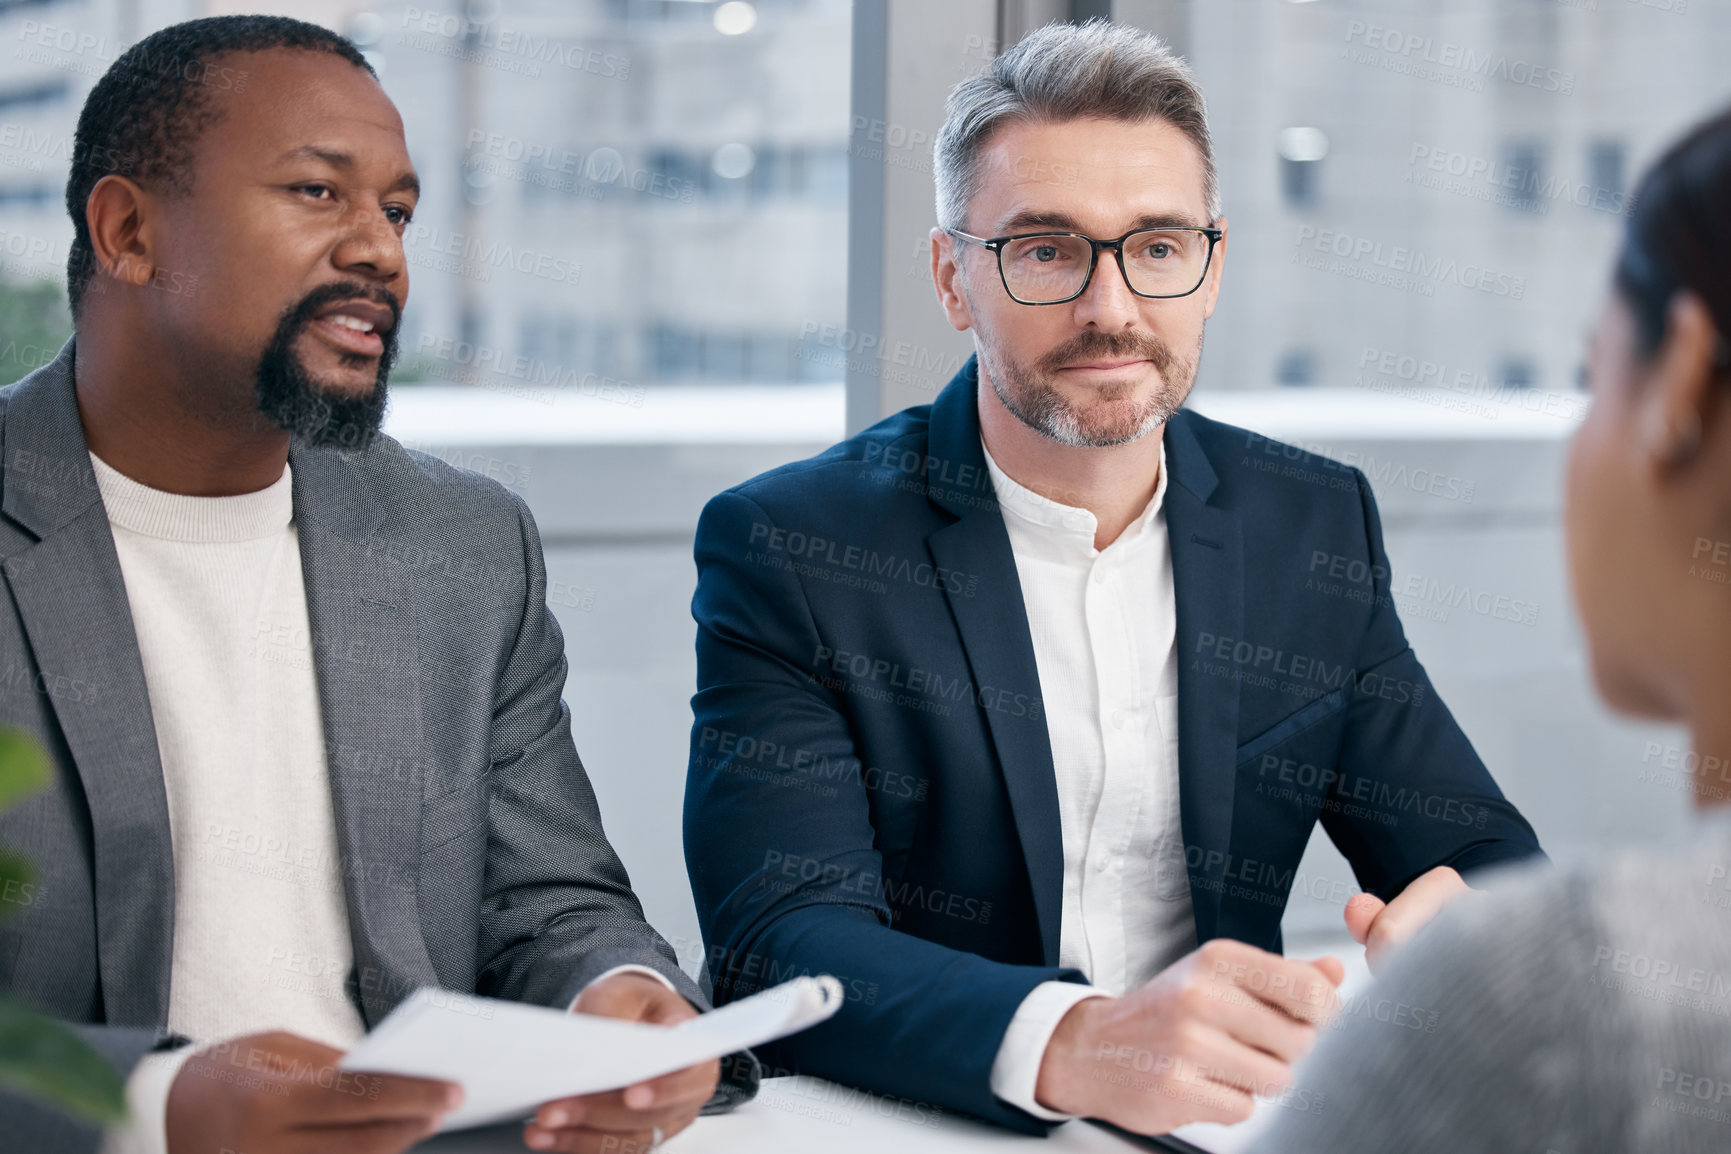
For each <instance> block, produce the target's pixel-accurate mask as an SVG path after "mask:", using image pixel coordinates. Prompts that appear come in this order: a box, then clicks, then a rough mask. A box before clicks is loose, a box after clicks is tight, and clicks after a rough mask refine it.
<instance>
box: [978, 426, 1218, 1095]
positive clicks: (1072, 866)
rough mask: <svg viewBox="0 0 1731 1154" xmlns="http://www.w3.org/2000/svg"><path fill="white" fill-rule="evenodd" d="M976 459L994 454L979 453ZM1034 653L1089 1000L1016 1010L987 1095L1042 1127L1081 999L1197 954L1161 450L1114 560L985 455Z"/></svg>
mask: <svg viewBox="0 0 1731 1154" xmlns="http://www.w3.org/2000/svg"><path fill="white" fill-rule="evenodd" d="M981 449H982V450H984V449H985V445H984V442H983V441H982V443H981ZM985 456H986V467H987V469H988V470H989V471H990V473H991V477H992V484H993V486H994V488H995V489H996V491H997V497H998V504H999V507H1000V509H1002V511H1003V517H1004V527H1005V529H1006V530H1007V531H1008V533H1009V537H1010V548H1011V551H1012V553H1013V554H1014V556H1015V560H1016V576H1017V578H1018V580H1019V581H1020V583H1021V587H1022V601H1023V605H1024V608H1025V609H1026V612H1027V617H1028V629H1029V632H1030V634H1031V635H1032V637H1033V643H1034V662H1035V665H1036V667H1037V668H1038V672H1039V678H1040V695H1041V698H1042V699H1043V700H1044V703H1045V712H1046V728H1047V731H1048V734H1049V735H1050V738H1051V742H1052V768H1053V770H1054V772H1055V775H1056V781H1057V792H1058V814H1059V822H1060V828H1061V831H1062V837H1063V848H1064V905H1063V916H1062V920H1061V922H1060V931H1059V946H1058V961H1059V964H1060V965H1063V966H1068V967H1074V968H1075V969H1078V970H1081V971H1082V973H1084V974H1086V975H1087V977H1088V980H1089V983H1090V985H1079V984H1077V983H1073V982H1046V983H1043V984H1042V985H1040V986H1039V987H1037V988H1035V990H1034V991H1033V992H1032V993H1030V994H1029V995H1028V997H1027V999H1026V1000H1024V1002H1023V1003H1022V1006H1021V1008H1020V1009H1018V1010H1017V1012H1016V1016H1015V1019H1014V1020H1013V1021H1012V1022H1011V1025H1010V1028H1009V1030H1008V1031H1007V1032H1006V1034H1005V1035H1004V1040H1003V1042H1002V1044H1001V1045H1000V1047H999V1050H998V1055H997V1058H996V1061H995V1062H994V1063H993V1066H992V1076H991V1085H992V1092H993V1093H994V1094H996V1095H997V1096H998V1097H999V1098H1001V1099H1003V1100H1004V1101H1006V1102H1008V1103H1010V1104H1011V1105H1014V1106H1018V1107H1020V1108H1021V1109H1024V1110H1027V1111H1028V1112H1029V1113H1031V1114H1034V1115H1035V1116H1036V1117H1041V1118H1047V1119H1054V1120H1055V1119H1058V1118H1062V1117H1064V1115H1061V1114H1056V1113H1054V1112H1052V1111H1050V1110H1047V1109H1045V1108H1044V1107H1042V1106H1040V1105H1039V1104H1038V1103H1037V1102H1036V1101H1035V1100H1034V1086H1035V1083H1036V1081H1037V1080H1038V1077H1039V1070H1040V1061H1041V1059H1042V1058H1043V1057H1044V1055H1045V1050H1046V1044H1047V1042H1048V1041H1050V1039H1051V1036H1052V1031H1053V1030H1054V1029H1056V1027H1057V1024H1058V1021H1059V1020H1060V1019H1061V1018H1062V1017H1063V1016H1064V1015H1065V1014H1066V1013H1067V1012H1068V1011H1069V1010H1070V1008H1071V1007H1072V1006H1074V1005H1075V1004H1076V1003H1077V1002H1079V1001H1081V1000H1083V999H1084V998H1089V997H1095V996H1098V995H1101V994H1110V995H1119V994H1123V993H1125V992H1126V991H1129V990H1132V989H1135V988H1137V987H1138V986H1141V985H1143V984H1144V983H1146V982H1147V981H1148V980H1149V979H1151V978H1153V977H1154V976H1155V975H1156V974H1158V973H1159V972H1160V971H1161V970H1163V969H1165V968H1166V967H1167V966H1169V965H1171V964H1172V963H1173V962H1175V961H1177V960H1178V959H1179V958H1181V957H1183V956H1184V955H1185V954H1187V953H1189V952H1190V951H1191V950H1194V949H1195V948H1196V922H1195V917H1194V915H1193V913H1192V911H1191V906H1190V886H1189V877H1188V874H1187V872H1186V870H1185V868H1184V835H1183V831H1182V825H1181V821H1180V816H1179V807H1178V653H1177V645H1176V635H1177V620H1178V616H1177V603H1176V599H1175V596H1174V591H1173V580H1172V550H1171V544H1170V542H1169V541H1168V540H1167V535H1166V512H1165V496H1166V481H1167V473H1166V449H1165V445H1164V442H1162V444H1161V448H1160V474H1159V481H1158V482H1157V484H1156V487H1155V490H1154V495H1153V497H1152V498H1151V499H1150V500H1149V502H1148V506H1147V508H1145V509H1144V510H1143V511H1142V514H1141V516H1139V517H1137V518H1136V520H1135V521H1133V522H1131V524H1130V525H1129V527H1128V528H1126V529H1125V530H1124V532H1123V533H1121V534H1120V535H1119V536H1118V539H1117V540H1115V541H1113V542H1112V543H1111V544H1110V545H1108V546H1107V547H1106V548H1105V549H1096V548H1094V533H1095V530H1096V528H1097V527H1098V522H1097V521H1096V519H1095V517H1094V514H1093V513H1091V512H1089V511H1088V510H1086V509H1078V508H1074V507H1072V506H1069V505H1061V504H1059V503H1058V502H1056V501H1052V500H1050V499H1048V498H1046V497H1042V496H1040V495H1039V494H1038V493H1035V492H1033V491H1031V490H1029V489H1027V488H1024V487H1023V486H1021V485H1019V484H1017V483H1016V482H1015V481H1014V480H1012V479H1011V478H1010V476H1009V475H1008V474H1006V473H1005V472H1004V471H1003V469H1001V468H1000V467H999V466H998V463H997V461H995V460H993V459H992V455H991V453H990V452H989V451H987V452H986V454H985Z"/></svg>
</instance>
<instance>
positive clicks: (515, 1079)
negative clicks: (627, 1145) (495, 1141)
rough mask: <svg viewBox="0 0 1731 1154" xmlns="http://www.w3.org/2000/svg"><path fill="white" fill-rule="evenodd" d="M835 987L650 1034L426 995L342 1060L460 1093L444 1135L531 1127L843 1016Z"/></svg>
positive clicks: (590, 1019) (825, 983) (798, 989)
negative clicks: (532, 1121) (593, 1097)
mask: <svg viewBox="0 0 1731 1154" xmlns="http://www.w3.org/2000/svg"><path fill="white" fill-rule="evenodd" d="M841 1003H842V987H841V983H840V982H838V981H836V980H835V979H834V978H832V977H830V976H829V975H828V974H823V975H820V976H818V977H815V978H795V979H794V980H793V981H791V982H786V983H783V984H782V985H779V986H775V987H774V988H772V989H768V990H764V991H763V992H762V993H760V994H753V995H752V996H751V997H749V998H742V999H740V1000H739V1001H737V1002H734V1003H733V1004H731V1005H728V1006H723V1007H722V1008H721V1009H719V1010H712V1011H710V1012H709V1013H707V1014H700V1015H698V1016H697V1017H696V1018H693V1019H691V1020H689V1021H686V1022H682V1023H680V1024H679V1025H677V1026H651V1025H644V1024H640V1023H637V1022H622V1021H619V1020H617V1019H613V1018H599V1017H596V1016H595V1015H593V1014H572V1013H567V1012H565V1011H562V1010H554V1009H549V1008H548V1007H546V1006H527V1005H524V1004H523V1003H521V1002H503V1001H499V1000H498V999H496V998H477V997H472V996H470V995H468V994H458V993H453V992H452V991H450V990H435V989H430V988H428V989H421V990H417V991H415V993H413V994H411V995H410V996H409V997H408V998H406V999H405V1000H404V1001H403V1003H402V1004H401V1005H399V1006H398V1007H397V1008H396V1009H395V1010H392V1011H391V1013H390V1015H389V1016H388V1017H386V1018H385V1020H384V1021H382V1022H380V1023H379V1025H378V1028H377V1029H375V1030H374V1031H373V1032H372V1033H370V1034H368V1035H367V1036H366V1037H365V1038H362V1039H361V1040H360V1042H358V1043H357V1044H356V1045H355V1047H354V1049H352V1050H350V1051H349V1052H348V1053H347V1054H346V1055H344V1057H343V1060H342V1062H341V1066H342V1068H343V1069H345V1070H356V1071H364V1072H366V1073H371V1074H409V1075H414V1076H416V1077H422V1078H442V1079H445V1080H446V1081H450V1082H456V1083H458V1084H459V1085H461V1086H462V1087H463V1104H462V1105H461V1106H459V1107H457V1109H455V1110H453V1111H451V1113H449V1114H447V1115H446V1116H445V1122H444V1125H443V1126H442V1127H441V1129H444V1130H462V1129H466V1128H468V1127H470V1126H488V1125H492V1124H493V1123H496V1122H508V1121H513V1120H516V1119H521V1118H527V1117H528V1116H529V1115H530V1114H533V1113H534V1112H535V1109H536V1108H537V1107H538V1106H540V1105H541V1103H543V1102H547V1101H551V1100H552V1099H555V1098H569V1097H572V1096H574V1095H577V1094H593V1093H596V1092H598V1091H602V1090H618V1089H620V1088H622V1087H625V1086H629V1085H632V1084H633V1083H635V1082H642V1081H644V1080H646V1079H649V1078H655V1077H659V1076H660V1075H662V1074H669V1073H672V1072H673V1071H674V1070H680V1069H684V1068H685V1067H686V1066H690V1065H692V1064H694V1063H697V1062H703V1061H707V1060H708V1059H710V1058H720V1057H723V1056H725V1055H727V1054H732V1053H734V1052H736V1051H738V1050H743V1049H746V1048H747V1047H750V1046H760V1045H762V1044H763V1043H765V1042H772V1041H774V1040H775V1039H777V1038H784V1037H786V1036H787V1035H789V1034H797V1033H798V1032H799V1031H801V1030H803V1029H806V1028H807V1027H808V1026H815V1025H817V1024H818V1023H819V1022H821V1021H823V1020H825V1019H826V1018H828V1017H830V1016H831V1015H833V1014H834V1013H835V1012H836V1011H837V1010H839V1009H841Z"/></svg>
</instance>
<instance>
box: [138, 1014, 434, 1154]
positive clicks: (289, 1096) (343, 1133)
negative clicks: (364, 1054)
mask: <svg viewBox="0 0 1731 1154" xmlns="http://www.w3.org/2000/svg"><path fill="white" fill-rule="evenodd" d="M342 1056H343V1054H342V1051H341V1050H334V1049H332V1048H331V1047H329V1046H325V1045H321V1044H320V1043H318V1042H314V1041H312V1040H311V1039H309V1038H302V1037H300V1036H299V1035H296V1034H287V1033H269V1034H250V1035H248V1036H246V1037H243V1038H234V1039H231V1040H230V1041H227V1042H219V1043H217V1044H216V1045H214V1046H210V1047H208V1048H206V1049H203V1050H200V1051H199V1052H197V1053H196V1054H194V1055H193V1056H192V1057H190V1058H188V1059H187V1060H186V1064H185V1065H183V1066H181V1068H180V1072H179V1073H178V1074H176V1075H175V1079H174V1085H173V1086H171V1087H169V1091H168V1126H167V1130H168V1149H169V1154H211V1152H212V1151H217V1150H244V1151H247V1152H248V1154H254V1152H257V1154H303V1152H304V1154H324V1152H327V1151H328V1152H331V1154H399V1152H400V1151H403V1150H407V1149H408V1148H409V1147H410V1146H413V1145H414V1144H415V1143H417V1142H419V1141H421V1139H423V1138H426V1137H428V1136H429V1135H431V1134H432V1133H433V1132H434V1131H435V1130H437V1129H438V1128H439V1119H440V1118H442V1117H443V1116H444V1115H445V1113H446V1112H447V1111H449V1110H451V1109H453V1108H455V1107H456V1106H457V1105H458V1104H459V1103H460V1102H461V1101H462V1100H463V1091H462V1089H461V1088H460V1087H458V1086H456V1085H454V1084H452V1083H450V1082H439V1081H434V1080H433V1079H430V1078H404V1077H399V1076H396V1075H391V1074H357V1073H353V1072H351V1071H348V1070H339V1069H337V1061H338V1060H339V1059H340V1058H341V1057H342Z"/></svg>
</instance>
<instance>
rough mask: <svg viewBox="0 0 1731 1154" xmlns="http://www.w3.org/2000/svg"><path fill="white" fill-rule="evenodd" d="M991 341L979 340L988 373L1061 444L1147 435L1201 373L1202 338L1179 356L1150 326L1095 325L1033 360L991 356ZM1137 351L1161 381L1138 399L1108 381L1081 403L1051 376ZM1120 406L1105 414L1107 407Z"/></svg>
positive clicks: (1006, 397) (1023, 417)
mask: <svg viewBox="0 0 1731 1154" xmlns="http://www.w3.org/2000/svg"><path fill="white" fill-rule="evenodd" d="M985 346H986V342H985V341H981V342H980V359H981V360H982V362H983V361H986V360H988V359H990V360H991V361H992V362H993V363H992V364H990V365H987V366H986V370H987V371H986V376H987V378H988V379H989V380H990V381H991V382H992V391H993V392H995V393H997V394H998V399H999V400H1000V401H1002V402H1003V403H1004V408H1006V409H1008V410H1010V412H1011V413H1012V414H1013V415H1014V416H1015V417H1016V419H1018V420H1019V421H1021V422H1022V423H1023V424H1024V425H1027V426H1028V427H1029V428H1030V429H1033V430H1034V431H1035V432H1036V433H1039V434H1040V435H1041V436H1043V437H1046V438H1048V439H1050V440H1053V441H1056V442H1058V443H1059V444H1060V445H1071V446H1074V447H1077V448H1105V447H1106V446H1109V445H1124V444H1128V443H1129V442H1131V441H1138V440H1141V439H1142V438H1143V437H1146V436H1147V435H1148V434H1149V433H1152V432H1153V431H1154V430H1156V429H1158V428H1159V427H1160V426H1161V425H1163V424H1165V423H1166V421H1167V420H1168V419H1170V418H1171V416H1172V414H1173V413H1176V412H1177V411H1178V409H1179V408H1180V407H1181V406H1182V405H1183V404H1184V398H1185V397H1187V396H1189V395H1190V386H1191V383H1192V382H1193V381H1194V380H1195V379H1196V363H1197V360H1198V359H1200V356H1201V352H1202V344H1201V341H1200V339H1198V341H1197V345H1196V350H1197V351H1196V355H1195V356H1193V357H1191V358H1190V359H1189V360H1185V359H1183V358H1181V357H1178V356H1175V355H1174V354H1173V352H1172V349H1171V346H1169V345H1168V344H1167V343H1166V342H1165V341H1163V340H1161V339H1160V338H1159V337H1157V336H1155V335H1154V334H1152V333H1140V332H1132V333H1103V332H1098V331H1095V330H1092V329H1089V330H1086V331H1084V332H1082V333H1080V334H1078V335H1077V336H1076V337H1075V338H1074V339H1073V340H1069V341H1066V342H1064V343H1063V344H1062V345H1059V346H1058V347H1057V348H1055V349H1053V350H1052V351H1051V352H1049V353H1047V354H1046V355H1045V356H1043V357H1041V358H1040V359H1039V361H1037V362H1036V363H1035V364H1034V365H1033V366H1032V367H1031V368H1030V367H1028V366H1024V365H1021V364H1018V363H1016V362H1015V361H1013V360H1011V359H1009V358H1007V357H1006V358H1004V360H1003V362H1002V363H998V358H996V357H990V358H988V357H987V355H986V351H985ZM1125 357H1134V358H1137V359H1139V360H1146V361H1149V362H1151V363H1152V364H1153V366H1154V368H1155V370H1156V371H1157V372H1158V373H1159V374H1160V385H1161V387H1160V388H1159V390H1158V391H1157V392H1155V394H1154V395H1153V396H1152V397H1149V398H1148V399H1147V400H1146V401H1144V402H1143V403H1142V404H1140V405H1134V406H1132V405H1131V403H1130V400H1129V397H1130V394H1131V392H1132V388H1133V387H1132V386H1130V385H1109V386H1104V387H1101V388H1098V389H1095V390H1094V396H1093V397H1092V399H1091V401H1090V403H1089V405H1088V408H1087V410H1085V411H1081V412H1079V411H1077V409H1076V407H1075V406H1073V405H1072V404H1071V403H1070V402H1069V401H1068V400H1066V399H1065V398H1064V395H1063V393H1061V392H1060V391H1059V390H1058V388H1057V387H1056V386H1055V385H1053V384H1052V377H1053V375H1054V374H1056V373H1057V371H1058V370H1059V369H1061V368H1063V367H1064V366H1065V365H1071V364H1075V363H1076V362H1078V361H1083V362H1086V361H1088V360H1092V359H1097V358H1110V359H1114V360H1116V359H1122V358H1125ZM1103 407H1104V408H1108V409H1111V410H1114V411H1112V412H1108V413H1106V414H1105V415H1103V416H1102V415H1100V414H1099V412H1098V410H1100V409H1101V408H1103Z"/></svg>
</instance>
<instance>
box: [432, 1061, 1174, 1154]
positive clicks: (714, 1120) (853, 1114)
mask: <svg viewBox="0 0 1731 1154" xmlns="http://www.w3.org/2000/svg"><path fill="white" fill-rule="evenodd" d="M415 1149H416V1150H417V1151H422V1152H424V1154H502V1152H504V1151H526V1150H527V1149H528V1147H526V1146H524V1145H523V1139H522V1130H521V1128H520V1127H516V1126H497V1127H492V1128H490V1129H486V1130H469V1131H465V1132H463V1133H459V1134H446V1135H442V1136H440V1137H438V1138H435V1139H433V1140H432V1141H430V1142H425V1143H423V1144H421V1145H420V1146H417V1147H416V1148H415ZM659 1149H660V1150H661V1151H664V1152H665V1154H783V1152H786V1154H819V1152H821V1154H954V1152H956V1151H963V1152H966V1151H988V1150H1027V1151H1041V1152H1043V1154H1124V1152H1126V1151H1139V1150H1150V1149H1156V1147H1154V1146H1153V1145H1152V1144H1151V1143H1150V1144H1143V1143H1140V1142H1135V1141H1132V1140H1129V1139H1126V1138H1120V1137H1118V1136H1117V1135H1115V1134H1112V1133H1110V1132H1108V1131H1106V1130H1103V1129H1101V1128H1100V1127H1098V1126H1094V1125H1092V1124H1090V1123H1087V1122H1068V1123H1065V1124H1064V1125H1062V1126H1059V1127H1058V1128H1057V1129H1056V1130H1054V1131H1052V1133H1051V1136H1050V1137H1047V1138H1035V1137H1030V1136H1028V1135H1025V1134H1017V1133H1014V1132H1013V1131H1010V1130H1005V1129H1002V1128H1000V1127H997V1126H991V1125H988V1124H986V1123H984V1122H979V1121H976V1120H974V1119H972V1118H965V1117H962V1116H960V1115H954V1114H949V1113H937V1112H934V1108H933V1107H930V1106H926V1105H924V1104H920V1105H915V1104H914V1103H911V1102H903V1101H900V1100H898V1099H895V1098H885V1097H879V1096H877V1095H873V1094H868V1093H866V1092H865V1091H863V1090H854V1089H850V1088H848V1087H846V1086H838V1085H836V1084H835V1083H833V1082H825V1081H823V1080H821V1079H818V1078H806V1077H799V1078H770V1079H767V1080H766V1081H765V1082H764V1083H763V1085H762V1088H761V1089H760V1090H759V1091H758V1095H757V1098H756V1099H755V1100H753V1101H751V1102H747V1103H746V1104H745V1105H743V1106H741V1107H740V1108H739V1109H737V1110H735V1111H733V1112H732V1113H730V1114H720V1115H715V1116H713V1117H708V1118H699V1119H698V1120H697V1121H696V1122H695V1123H694V1124H693V1125H692V1126H691V1127H690V1128H689V1129H688V1130H686V1131H684V1132H683V1133H681V1134H678V1135H676V1136H675V1137H673V1138H670V1139H668V1140H667V1141H666V1142H665V1143H663V1144H662V1146H661V1147H660V1148H659Z"/></svg>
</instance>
